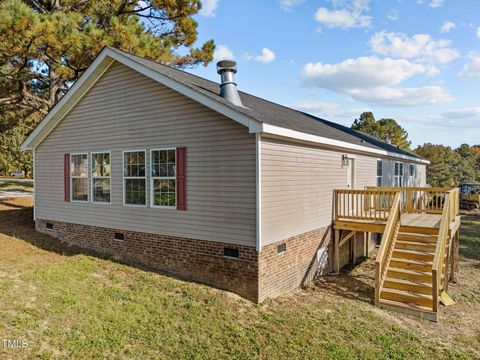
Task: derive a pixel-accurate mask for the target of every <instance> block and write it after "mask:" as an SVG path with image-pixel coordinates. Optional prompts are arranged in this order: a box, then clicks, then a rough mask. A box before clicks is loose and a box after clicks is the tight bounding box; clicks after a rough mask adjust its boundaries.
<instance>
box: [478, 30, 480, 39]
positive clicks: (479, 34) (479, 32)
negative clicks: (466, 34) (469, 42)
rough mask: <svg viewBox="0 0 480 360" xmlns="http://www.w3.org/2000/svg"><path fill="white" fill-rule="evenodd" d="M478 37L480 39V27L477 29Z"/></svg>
mask: <svg viewBox="0 0 480 360" xmlns="http://www.w3.org/2000/svg"><path fill="white" fill-rule="evenodd" d="M477 37H478V38H479V39H480V27H478V28H477Z"/></svg>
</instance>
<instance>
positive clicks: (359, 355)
mask: <svg viewBox="0 0 480 360" xmlns="http://www.w3.org/2000/svg"><path fill="white" fill-rule="evenodd" d="M30 201H31V199H15V200H9V201H3V203H1V204H0V340H1V339H26V340H27V341H28V348H25V349H8V348H5V347H2V344H1V343H0V358H9V359H20V358H33V357H38V358H44V359H50V358H194V359H203V358H205V359H211V358H228V359H245V358H261V359H285V358H293V359H295V358H298V359H306V358H332V359H409V358H414V359H428V358H439V359H442V358H444V359H452V358H454V359H455V358H456V359H468V358H475V357H479V356H480V338H479V334H480V333H479V325H478V324H479V322H478V321H476V319H474V317H468V316H464V315H465V314H467V313H474V312H476V313H477V314H478V313H480V306H479V305H480V304H479V303H478V302H477V301H473V300H471V299H470V298H469V296H470V295H471V294H473V293H474V290H475V285H473V284H474V283H475V284H476V286H477V290H478V280H475V281H471V280H468V279H466V278H467V277H470V276H474V278H475V279H478V276H479V275H480V268H479V267H478V261H476V262H475V263H476V265H477V267H475V266H474V265H475V263H474V261H473V260H472V256H473V255H475V251H476V250H475V249H478V248H477V246H478V243H479V242H480V239H479V238H478V233H479V232H480V220H478V219H477V220H472V222H467V223H466V225H465V226H464V228H463V233H464V234H465V235H466V236H468V239H470V240H468V239H467V240H464V239H463V238H462V243H463V241H466V242H465V244H467V241H469V242H468V244H470V245H468V247H469V249H470V250H468V251H467V249H466V248H465V247H463V246H462V252H464V255H468V256H469V258H468V259H466V260H465V261H462V264H461V267H462V266H463V265H464V263H466V264H467V265H468V273H462V272H461V273H460V275H459V278H460V281H459V284H457V285H454V286H453V287H454V290H453V292H454V294H455V295H456V297H457V299H458V304H457V305H455V306H452V307H449V308H447V309H444V310H445V314H444V315H442V320H441V323H439V324H434V323H431V322H428V321H421V320H419V319H416V318H411V317H408V316H404V315H399V314H394V313H389V312H386V311H382V310H380V309H378V308H375V307H374V306H372V305H371V304H370V301H369V298H370V296H371V289H370V288H369V286H370V285H369V281H371V278H369V276H370V275H369V274H370V268H371V263H369V262H367V263H366V264H364V265H362V267H361V268H357V269H356V270H355V271H352V272H351V273H349V274H344V275H341V276H331V277H326V278H324V279H322V280H321V281H319V282H318V283H317V285H316V286H312V287H309V288H306V289H299V290H297V291H294V292H293V293H292V294H290V295H288V296H283V297H281V298H279V299H276V300H271V301H267V302H266V303H264V304H262V305H255V304H252V303H250V302H248V301H246V300H243V299H241V298H239V297H237V296H235V295H232V294H229V293H226V292H222V291H219V290H215V289H212V288H209V287H207V286H202V285H197V284H194V283H188V282H184V281H179V280H176V279H172V278H169V277H166V276H163V275H160V274H157V273H154V272H149V271H145V270H142V269H138V268H134V267H130V266H127V265H124V264H119V263H116V262H114V261H112V260H109V259H101V258H99V257H95V256H93V255H91V254H88V253H85V252H83V251H81V250H80V249H77V248H74V247H69V246H66V245H65V244H61V243H59V242H57V241H55V240H53V239H52V238H50V237H48V236H46V235H42V234H39V233H36V232H35V231H34V229H33V228H32V225H31V222H30V220H29V219H30V218H31V209H30V207H29V205H30V204H29V202H30ZM467 234H471V235H467ZM470 241H471V242H470ZM465 251H467V252H465ZM476 254H477V255H478V253H476ZM470 265H472V267H470ZM462 271H463V270H462ZM470 271H471V272H470ZM464 280H465V281H466V282H467V283H469V284H471V286H472V287H471V288H470V287H467V288H464V287H462V285H461V284H462V281H464ZM468 294H470V295H468ZM455 309H457V311H456V310H455ZM444 310H442V311H444ZM459 312H460V315H458V313H459ZM477 316H478V315H477ZM443 317H445V318H443Z"/></svg>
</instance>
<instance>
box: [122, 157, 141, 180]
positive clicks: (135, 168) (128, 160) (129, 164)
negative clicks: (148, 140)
mask: <svg viewBox="0 0 480 360" xmlns="http://www.w3.org/2000/svg"><path fill="white" fill-rule="evenodd" d="M124 163H125V165H124V169H123V173H124V175H125V176H132V177H138V176H140V177H143V176H145V153H144V152H143V151H133V152H126V153H124Z"/></svg>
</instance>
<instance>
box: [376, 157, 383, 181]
mask: <svg viewBox="0 0 480 360" xmlns="http://www.w3.org/2000/svg"><path fill="white" fill-rule="evenodd" d="M382 184H383V161H382V160H377V186H382Z"/></svg>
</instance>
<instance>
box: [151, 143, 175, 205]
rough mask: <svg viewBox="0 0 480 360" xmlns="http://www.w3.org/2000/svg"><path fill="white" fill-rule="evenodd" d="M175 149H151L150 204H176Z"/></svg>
mask: <svg viewBox="0 0 480 360" xmlns="http://www.w3.org/2000/svg"><path fill="white" fill-rule="evenodd" d="M175 155H176V150H175V149H161V150H152V151H151V153H150V164H151V180H150V181H151V184H150V189H151V205H152V206H154V207H168V208H175V206H176V177H175V176H176V167H175V166H176V158H175V157H176V156H175Z"/></svg>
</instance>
